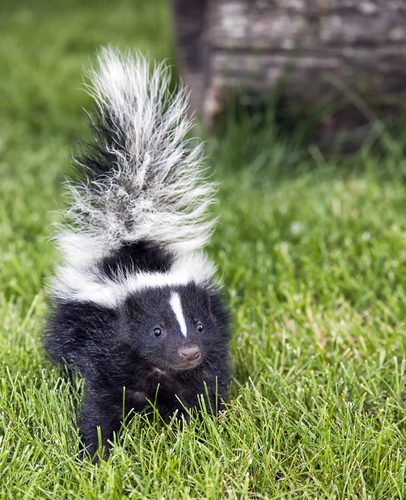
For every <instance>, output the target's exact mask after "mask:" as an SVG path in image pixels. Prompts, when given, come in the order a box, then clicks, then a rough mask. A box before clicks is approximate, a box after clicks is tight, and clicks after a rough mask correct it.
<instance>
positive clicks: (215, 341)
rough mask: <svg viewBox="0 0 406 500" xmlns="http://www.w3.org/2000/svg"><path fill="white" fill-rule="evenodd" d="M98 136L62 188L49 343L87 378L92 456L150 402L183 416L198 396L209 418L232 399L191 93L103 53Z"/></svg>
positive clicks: (166, 413) (96, 83) (85, 436)
mask: <svg viewBox="0 0 406 500" xmlns="http://www.w3.org/2000/svg"><path fill="white" fill-rule="evenodd" d="M91 76H92V83H93V87H94V91H93V94H94V97H95V100H96V103H97V109H98V112H97V117H95V118H94V120H92V124H93V127H94V130H95V133H96V137H97V139H96V143H95V145H94V147H93V149H91V150H90V153H88V154H87V156H86V157H85V158H82V159H81V161H80V162H79V165H80V166H81V167H82V171H83V172H84V174H85V181H84V182H76V183H72V182H71V183H70V184H69V192H70V194H71V198H72V203H71V206H70V208H69V209H68V210H67V214H66V215H67V217H68V219H69V220H70V221H71V224H70V225H69V226H67V227H65V229H62V230H61V231H60V232H59V234H58V235H57V240H58V243H59V246H60V248H61V250H62V253H63V255H64V264H63V265H62V266H61V267H60V268H59V269H58V271H57V274H56V277H55V278H54V281H53V283H52V291H51V297H52V302H53V308H52V313H51V316H50V318H49V321H48V325H47V330H46V334H45V347H46V350H47V351H48V353H49V355H50V356H51V358H52V360H53V361H55V362H56V363H59V364H66V365H67V366H68V367H69V368H70V369H73V370H77V371H79V373H80V374H81V376H83V378H84V379H85V398H84V403H83V407H82V410H81V415H80V431H81V436H82V440H83V442H84V445H85V446H86V447H87V449H88V451H89V452H90V454H91V455H93V454H94V453H95V452H96V451H97V449H98V432H100V431H98V428H99V427H100V429H101V435H102V445H103V447H104V453H105V455H107V454H108V440H112V439H113V436H114V432H115V431H117V430H118V429H119V428H120V425H121V422H122V419H123V416H125V415H128V413H130V412H131V411H136V412H141V411H143V410H146V409H148V407H150V403H149V402H151V401H152V402H154V403H155V405H156V408H157V410H158V411H159V413H160V415H161V416H162V417H163V418H165V419H168V418H170V417H171V416H172V415H174V414H175V412H176V413H177V415H184V416H185V417H186V418H187V416H188V409H190V408H194V407H195V408H196V407H198V406H199V399H200V397H199V396H200V395H202V397H203V398H206V407H207V408H208V409H211V410H212V411H213V412H215V411H217V410H218V409H219V408H221V407H222V401H224V400H225V399H226V396H227V385H228V381H229V368H228V340H229V328H228V317H227V313H226V310H225V308H224V305H223V301H222V299H221V295H220V292H219V287H218V285H217V283H216V280H215V278H214V272H215V268H214V265H213V264H212V263H211V262H210V260H209V259H208V258H207V257H206V256H205V255H204V253H203V252H202V248H203V247H204V245H205V244H206V243H207V242H208V240H209V238H210V235H211V231H212V229H213V225H214V221H210V220H208V219H207V216H206V211H207V208H208V206H209V205H210V204H211V203H212V201H213V192H214V189H213V186H212V184H210V183H208V182H207V181H205V179H204V176H203V169H202V147H201V144H198V145H193V143H191V141H190V140H188V139H186V135H187V133H188V132H189V130H190V128H191V125H192V124H191V122H190V120H189V119H188V117H187V96H186V93H185V90H184V89H183V88H181V89H180V90H179V92H178V93H176V94H175V95H173V94H170V92H169V89H168V87H169V70H168V68H166V67H163V66H162V65H160V66H157V67H155V68H153V69H152V70H151V68H150V67H149V65H148V63H147V62H146V61H145V59H144V58H143V57H141V56H140V55H135V56H131V55H126V56H123V55H119V54H118V53H116V52H115V51H114V50H112V49H105V50H103V51H102V52H101V54H100V56H99V69H98V71H94V72H92V74H91Z"/></svg>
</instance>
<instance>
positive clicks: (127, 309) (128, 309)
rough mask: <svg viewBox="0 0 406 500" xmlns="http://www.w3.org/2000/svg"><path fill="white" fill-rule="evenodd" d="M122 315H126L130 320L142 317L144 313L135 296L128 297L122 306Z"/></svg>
mask: <svg viewBox="0 0 406 500" xmlns="http://www.w3.org/2000/svg"><path fill="white" fill-rule="evenodd" d="M120 312H121V315H122V316H124V317H125V318H126V319H127V320H129V321H134V320H137V319H139V318H140V316H141V314H142V308H141V306H140V303H139V302H138V301H137V300H134V298H133V297H131V296H129V297H126V298H125V300H124V302H123V303H122V304H121V306H120Z"/></svg>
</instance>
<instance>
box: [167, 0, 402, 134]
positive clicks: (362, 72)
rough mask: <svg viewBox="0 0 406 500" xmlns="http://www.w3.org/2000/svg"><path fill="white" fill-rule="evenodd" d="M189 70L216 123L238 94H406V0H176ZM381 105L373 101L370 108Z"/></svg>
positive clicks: (363, 102)
mask: <svg viewBox="0 0 406 500" xmlns="http://www.w3.org/2000/svg"><path fill="white" fill-rule="evenodd" d="M175 20H176V30H177V33H178V46H179V57H180V61H181V71H182V73H183V77H184V79H185V80H186V83H187V84H188V85H190V86H191V92H192V97H193V99H192V103H193V106H194V108H195V109H198V110H200V111H201V112H202V115H203V118H204V121H205V122H206V123H207V124H208V125H211V124H212V121H213V119H214V117H215V116H216V114H217V113H219V112H220V111H221V110H222V109H223V107H224V105H225V104H226V102H227V98H228V96H229V95H230V93H235V92H236V91H244V92H249V93H255V94H257V95H260V96H266V95H269V93H270V91H272V90H274V89H281V90H282V92H283V93H284V94H286V95H287V96H293V97H295V98H296V97H299V98H300V99H304V100H305V101H307V102H314V100H315V99H317V101H318V102H320V99H323V98H324V97H326V96H331V95H332V94H337V95H341V96H343V95H344V96H346V97H347V99H349V100H350V101H352V104H356V106H357V107H358V108H361V110H362V108H363V111H362V112H364V113H366V114H368V112H369V111H368V110H369V109H372V108H373V107H374V106H375V104H377V103H386V104H387V103H390V102H392V104H395V105H396V103H399V100H400V99H402V100H403V102H406V99H405V98H406V1H405V0H205V1H202V0H175ZM370 106H372V108H370Z"/></svg>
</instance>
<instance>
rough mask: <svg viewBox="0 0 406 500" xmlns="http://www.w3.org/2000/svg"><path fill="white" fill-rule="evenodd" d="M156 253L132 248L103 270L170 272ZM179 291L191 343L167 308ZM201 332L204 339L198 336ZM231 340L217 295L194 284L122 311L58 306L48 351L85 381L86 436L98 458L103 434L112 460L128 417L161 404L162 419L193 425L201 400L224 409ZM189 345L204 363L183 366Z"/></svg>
mask: <svg viewBox="0 0 406 500" xmlns="http://www.w3.org/2000/svg"><path fill="white" fill-rule="evenodd" d="M151 248H152V247H151V246H150V245H148V244H146V243H145V244H142V245H141V244H140V245H130V246H127V247H125V248H123V249H122V250H121V251H120V252H118V253H117V255H116V256H115V257H114V258H113V257H111V258H109V259H108V260H106V261H104V262H103V264H102V266H101V267H102V268H103V269H104V270H105V271H106V272H107V273H108V274H110V273H111V272H113V271H114V270H115V269H117V268H118V267H120V269H121V270H123V267H125V266H126V265H129V266H130V269H134V264H140V263H143V264H144V266H143V269H144V270H156V269H164V268H165V267H166V266H165V264H164V262H165V258H163V254H162V255H161V256H159V255H160V254H159V251H158V252H157V253H156V255H157V258H156V259H157V260H156V261H155V260H154V259H153V258H152V257H151V255H149V253H148V252H149V251H150V250H151ZM137 250H138V252H137ZM143 250H144V251H143ZM145 250H146V251H145ZM173 291H176V292H177V293H179V296H180V297H181V300H182V306H183V313H184V317H185V319H186V322H187V329H188V333H187V337H186V338H185V337H184V336H183V335H182V334H181V332H180V331H179V325H178V323H177V321H176V319H175V317H174V314H173V311H172V310H171V309H170V306H169V300H170V294H171V293H172V292H173ZM198 324H201V325H202V326H203V329H204V330H203V332H198V331H197V329H196V326H197V325H198ZM157 325H159V326H160V327H161V328H162V331H163V333H162V335H161V336H160V337H158V338H157V337H155V335H154V333H153V330H154V328H155V327H156V326H157ZM228 337H229V332H228V318H227V313H226V311H225V308H224V306H223V304H222V300H221V297H220V296H219V294H218V293H215V292H209V291H208V290H205V289H204V288H202V287H199V286H196V285H195V284H188V285H186V286H181V287H177V288H171V289H169V288H167V287H166V288H151V289H147V290H144V291H142V292H138V293H136V294H133V295H130V296H128V298H127V299H126V300H125V302H124V303H123V304H122V305H121V306H120V307H118V308H116V309H110V308H104V307H101V306H98V305H96V304H93V303H91V302H87V303H79V302H72V301H61V300H59V301H57V302H56V304H55V308H54V311H53V314H52V316H51V317H50V320H49V322H48V328H47V334H46V349H47V351H48V353H49V354H50V356H51V358H52V359H53V360H54V361H55V362H57V363H60V364H63V363H66V364H67V365H68V367H70V368H71V369H76V370H78V371H79V373H80V374H81V375H82V376H83V377H84V379H85V400H84V404H83V408H82V411H81V416H80V429H81V435H82V438H83V441H84V444H85V445H86V447H87V448H88V451H89V452H90V454H91V455H93V454H94V453H95V452H96V451H97V449H98V439H97V428H98V427H100V428H101V433H102V443H103V447H104V453H105V456H107V454H108V441H109V440H111V439H112V438H113V434H114V432H115V431H117V430H118V429H119V427H120V425H121V422H122V418H123V414H124V415H127V414H128V413H130V412H131V410H134V411H136V412H141V411H145V410H147V409H148V408H150V405H149V403H148V401H153V402H154V403H155V404H156V408H157V410H158V411H159V413H160V415H161V416H162V417H163V418H164V419H169V418H170V417H171V416H172V415H173V414H174V412H175V411H177V414H178V415H179V416H180V415H184V416H185V417H187V409H188V408H194V407H198V396H199V395H203V396H204V397H205V398H207V397H208V399H209V400H208V401H207V403H208V404H207V405H206V406H207V407H208V408H209V409H212V410H213V411H215V410H216V409H219V408H222V402H223V401H224V400H225V399H226V396H227V385H228V382H229V371H228V353H227V346H228ZM189 345H195V346H198V347H199V349H200V352H201V360H200V363H199V364H197V366H191V367H185V366H183V365H182V364H179V366H177V363H178V359H179V356H178V353H177V350H178V348H179V347H182V346H189ZM123 388H125V396H123V390H124V389H123ZM123 401H124V408H123ZM123 410H124V413H123Z"/></svg>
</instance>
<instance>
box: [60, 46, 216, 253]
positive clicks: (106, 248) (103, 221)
mask: <svg viewBox="0 0 406 500" xmlns="http://www.w3.org/2000/svg"><path fill="white" fill-rule="evenodd" d="M98 62H99V67H98V69H97V70H95V71H93V72H91V75H90V76H91V80H92V87H91V88H92V91H91V93H92V95H93V96H94V98H95V100H96V103H97V115H96V116H95V118H94V119H93V120H92V123H93V126H94V129H95V131H96V143H95V145H94V147H93V148H91V149H90V150H89V153H88V154H87V156H85V157H84V158H82V159H81V160H80V161H79V163H80V165H81V167H83V169H84V171H85V173H86V181H85V182H83V183H73V182H72V183H70V184H69V191H70V193H71V195H72V203H71V205H70V208H69V209H68V210H67V216H68V218H69V219H70V220H71V221H72V227H73V231H72V232H66V231H64V232H62V233H61V235H60V239H61V240H62V247H63V248H64V249H65V250H66V251H67V253H68V254H69V253H72V252H73V253H77V252H76V250H77V249H78V247H83V245H90V246H91V247H92V249H93V250H92V251H93V254H94V255H93V257H95V256H96V254H100V255H106V254H108V253H109V252H111V251H115V250H117V249H118V248H120V247H121V246H122V245H125V244H128V243H132V242H137V241H152V242H156V243H159V244H160V245H164V246H168V247H169V248H170V249H171V250H173V251H175V252H176V253H184V252H186V251H194V250H198V249H200V248H201V247H203V246H204V245H205V244H206V243H207V241H208V239H209V237H210V234H211V230H212V228H213V224H214V221H213V220H208V219H207V215H206V212H207V208H208V206H209V205H210V204H211V202H212V199H213V198H212V195H213V191H214V189H213V184H211V183H209V182H207V181H206V180H205V178H204V169H203V168H202V146H201V144H200V143H199V144H194V143H192V142H191V141H190V140H189V139H187V134H188V132H189V130H190V128H191V126H192V122H191V120H190V119H189V118H188V116H187V107H188V105H187V94H186V91H185V89H184V88H183V87H180V89H179V90H178V91H177V92H176V93H174V94H173V93H171V92H170V90H169V82H170V71H169V69H168V67H167V66H165V65H162V64H160V65H158V66H155V67H154V68H151V67H150V65H149V64H148V63H147V61H146V60H145V58H144V57H142V56H141V55H140V54H130V53H128V54H126V55H119V54H118V53H117V52H116V51H114V50H113V49H111V48H108V49H104V50H102V52H101V53H100V55H99V58H98ZM69 247H71V248H70V250H69ZM75 249H76V250H75ZM82 250H83V248H82ZM85 253H86V252H85Z"/></svg>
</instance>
